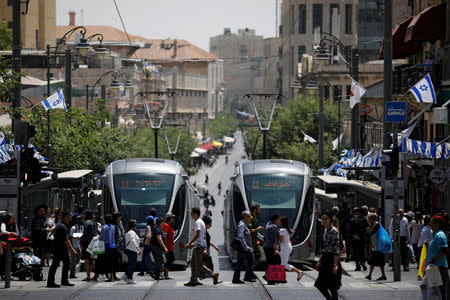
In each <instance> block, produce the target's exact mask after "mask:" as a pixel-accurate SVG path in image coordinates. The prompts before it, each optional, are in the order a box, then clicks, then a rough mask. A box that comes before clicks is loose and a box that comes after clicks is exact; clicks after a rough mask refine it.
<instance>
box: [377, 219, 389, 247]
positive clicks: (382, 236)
mask: <svg viewBox="0 0 450 300" xmlns="http://www.w3.org/2000/svg"><path fill="white" fill-rule="evenodd" d="M377 240H378V251H380V252H381V253H382V254H385V253H389V252H392V242H391V238H390V237H389V234H388V233H387V232H386V229H384V227H383V226H381V224H380V228H379V229H378V232H377Z"/></svg>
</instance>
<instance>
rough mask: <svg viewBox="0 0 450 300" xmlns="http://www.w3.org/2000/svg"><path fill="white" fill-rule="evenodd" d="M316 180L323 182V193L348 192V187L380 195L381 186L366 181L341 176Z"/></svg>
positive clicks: (322, 177) (320, 177)
mask: <svg viewBox="0 0 450 300" xmlns="http://www.w3.org/2000/svg"><path fill="white" fill-rule="evenodd" d="M317 178H318V179H320V180H322V181H323V182H324V184H325V193H336V192H348V188H349V187H350V188H354V189H358V190H365V191H368V192H372V193H376V194H380V193H381V186H379V185H378V184H375V183H372V182H368V181H361V180H354V179H352V180H348V179H346V178H343V177H341V176H317Z"/></svg>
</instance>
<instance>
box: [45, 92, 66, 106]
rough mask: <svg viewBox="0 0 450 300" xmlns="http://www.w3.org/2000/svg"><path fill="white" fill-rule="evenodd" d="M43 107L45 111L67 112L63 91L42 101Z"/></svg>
mask: <svg viewBox="0 0 450 300" xmlns="http://www.w3.org/2000/svg"><path fill="white" fill-rule="evenodd" d="M42 105H43V106H44V108H45V110H49V109H64V110H67V107H66V103H65V102H64V94H63V92H62V89H59V90H58V91H57V92H56V93H54V94H53V95H51V96H50V97H48V98H46V99H44V100H43V101H42Z"/></svg>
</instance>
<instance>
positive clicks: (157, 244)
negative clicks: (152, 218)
mask: <svg viewBox="0 0 450 300" xmlns="http://www.w3.org/2000/svg"><path fill="white" fill-rule="evenodd" d="M164 225H165V222H164V219H163V218H157V219H156V226H155V228H153V232H152V239H151V245H152V255H153V258H154V259H155V265H154V267H153V272H151V273H150V275H151V276H152V278H153V279H155V280H160V279H162V278H161V272H162V271H164V269H163V265H164V257H163V255H164V253H168V252H169V250H168V249H167V246H166V244H165V241H164V240H165V239H166V236H165V234H164V233H163V228H164Z"/></svg>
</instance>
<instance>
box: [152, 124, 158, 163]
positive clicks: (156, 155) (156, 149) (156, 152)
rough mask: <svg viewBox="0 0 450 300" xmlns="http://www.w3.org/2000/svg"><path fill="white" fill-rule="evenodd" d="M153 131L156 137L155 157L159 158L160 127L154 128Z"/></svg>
mask: <svg viewBox="0 0 450 300" xmlns="http://www.w3.org/2000/svg"><path fill="white" fill-rule="evenodd" d="M153 133H154V137H155V158H158V129H157V128H153Z"/></svg>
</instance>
